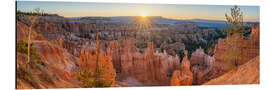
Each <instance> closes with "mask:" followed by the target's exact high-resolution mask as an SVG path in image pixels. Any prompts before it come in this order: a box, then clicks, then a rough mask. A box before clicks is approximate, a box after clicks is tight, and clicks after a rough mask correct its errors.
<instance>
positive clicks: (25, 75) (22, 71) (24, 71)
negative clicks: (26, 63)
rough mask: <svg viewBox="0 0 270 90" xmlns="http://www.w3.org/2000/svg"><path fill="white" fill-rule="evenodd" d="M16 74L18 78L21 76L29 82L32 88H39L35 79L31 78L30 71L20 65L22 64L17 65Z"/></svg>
mask: <svg viewBox="0 0 270 90" xmlns="http://www.w3.org/2000/svg"><path fill="white" fill-rule="evenodd" d="M16 74H17V77H18V78H21V79H23V80H25V81H26V82H29V83H30V84H31V85H32V86H33V87H34V88H40V86H39V85H38V84H37V82H36V80H35V79H34V78H33V76H32V74H30V71H29V70H28V69H27V67H22V66H21V67H19V68H18V69H17V70H16Z"/></svg>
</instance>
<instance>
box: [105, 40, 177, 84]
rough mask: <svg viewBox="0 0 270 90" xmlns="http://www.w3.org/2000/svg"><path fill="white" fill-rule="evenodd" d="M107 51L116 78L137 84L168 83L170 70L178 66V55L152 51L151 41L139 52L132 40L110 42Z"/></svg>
mask: <svg viewBox="0 0 270 90" xmlns="http://www.w3.org/2000/svg"><path fill="white" fill-rule="evenodd" d="M107 53H108V54H109V55H111V56H112V59H113V63H114V66H115V69H116V72H117V79H119V80H120V81H126V82H133V83H134V82H136V83H138V85H168V83H169V82H170V78H171V74H172V72H173V71H174V70H176V69H179V68H180V61H179V57H178V56H170V55H168V54H167V53H166V52H163V53H160V52H154V47H153V43H148V47H147V49H146V51H145V52H144V53H140V52H138V49H137V48H136V47H135V46H134V40H123V41H120V42H111V43H110V46H109V48H108V49H107Z"/></svg>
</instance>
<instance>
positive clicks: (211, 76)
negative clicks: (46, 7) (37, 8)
mask: <svg viewBox="0 0 270 90" xmlns="http://www.w3.org/2000/svg"><path fill="white" fill-rule="evenodd" d="M28 17H29V16H28V15H24V14H18V15H17V21H16V22H17V23H16V26H17V33H16V34H17V41H16V42H17V43H20V42H21V41H23V40H27V37H28V31H29V29H30V26H31V25H30V22H29V20H28V19H27V18H28ZM37 17H38V20H37V22H36V24H35V25H33V33H32V34H31V38H32V41H31V42H32V46H33V48H35V49H36V51H37V53H38V54H39V56H38V57H39V58H40V60H41V61H39V63H41V64H39V63H37V62H36V61H34V60H35V59H32V58H31V60H32V61H30V62H29V63H28V62H26V61H27V55H26V54H24V53H23V52H18V51H17V55H16V57H17V60H16V61H17V63H16V64H17V71H16V73H17V74H16V75H17V88H76V87H86V86H89V85H85V84H83V83H81V81H82V79H81V78H80V79H78V78H79V77H78V76H80V75H82V76H83V75H84V74H85V72H84V70H87V71H88V73H96V72H97V71H96V70H97V68H98V69H100V70H102V72H103V74H102V75H100V76H99V77H98V78H99V80H100V81H104V82H105V81H106V82H109V84H106V87H107V86H108V87H124V86H170V85H172V86H186V85H202V84H230V83H231V82H234V81H231V80H233V79H234V78H239V75H241V73H243V74H245V73H247V74H248V76H253V74H250V73H251V72H252V71H256V74H254V75H255V76H254V77H253V78H251V79H252V80H249V78H243V80H240V81H238V82H237V84H246V83H248V84H259V49H260V45H259V43H260V42H259V41H260V39H259V37H260V36H259V35H260V34H259V32H260V31H259V30H260V29H259V27H256V26H253V28H252V30H251V34H250V35H249V36H248V37H242V36H239V35H232V36H227V37H226V38H221V35H220V32H217V31H216V30H215V29H212V28H208V29H201V28H200V27H198V25H197V24H196V23H190V22H189V23H177V24H175V25H159V24H156V25H155V27H153V28H151V29H153V30H152V31H146V32H138V31H136V26H135V25H134V24H123V23H120V24H119V23H117V24H115V23H105V24H101V23H95V22H90V21H88V20H77V19H67V18H64V17H61V16H37ZM120 26H122V27H120ZM157 28H158V29H157ZM149 32H151V37H150V38H149V37H148V36H149V35H150V34H148V33H149ZM143 35H146V36H143ZM145 37H147V38H145ZM97 38H98V40H97ZM235 42H239V43H235ZM235 50H239V51H241V52H240V53H232V52H234V51H235ZM232 54H234V55H232ZM253 58H254V59H253ZM245 67H248V68H247V69H246V68H245ZM252 67H256V68H252ZM235 68H236V69H237V70H236V71H232V70H234V69H235ZM238 72H240V73H238ZM227 78H231V79H228V80H227V81H226V83H225V82H224V83H222V82H221V81H222V80H225V79H227ZM89 80H95V79H93V78H92V77H91V79H89ZM253 80H256V81H253ZM90 86H91V85H90Z"/></svg>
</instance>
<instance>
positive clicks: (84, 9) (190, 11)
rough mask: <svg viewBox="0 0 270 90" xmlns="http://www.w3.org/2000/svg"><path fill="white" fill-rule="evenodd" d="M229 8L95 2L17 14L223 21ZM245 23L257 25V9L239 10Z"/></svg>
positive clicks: (25, 6) (29, 6)
mask: <svg viewBox="0 0 270 90" xmlns="http://www.w3.org/2000/svg"><path fill="white" fill-rule="evenodd" d="M232 7H233V6H232V5H182V4H135V3H94V2H52V1H50V2H49V1H17V10H20V11H26V12H29V11H33V10H34V9H35V8H40V9H42V10H44V12H46V13H51V14H58V15H60V16H64V17H83V16H105V17H109V16H141V15H146V16H162V17H165V18H171V19H207V20H225V13H228V14H229V13H230V9H231V8H232ZM239 8H240V9H241V11H242V12H243V14H244V21H256V22H257V21H259V17H260V11H259V8H260V7H259V6H239Z"/></svg>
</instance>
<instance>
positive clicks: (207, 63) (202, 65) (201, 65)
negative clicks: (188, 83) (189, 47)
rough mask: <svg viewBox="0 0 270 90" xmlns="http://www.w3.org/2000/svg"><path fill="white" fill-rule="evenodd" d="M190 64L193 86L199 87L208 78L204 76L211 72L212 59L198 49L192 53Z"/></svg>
mask: <svg viewBox="0 0 270 90" xmlns="http://www.w3.org/2000/svg"><path fill="white" fill-rule="evenodd" d="M190 63H191V71H192V73H193V84H195V85H200V84H202V83H203V82H205V81H204V80H205V79H206V78H208V76H206V74H207V73H209V72H210V71H211V70H212V68H213V64H214V59H213V58H212V57H211V56H209V55H207V54H205V53H204V50H203V49H201V48H199V49H197V50H196V51H195V52H193V53H192V55H191V58H190Z"/></svg>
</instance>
